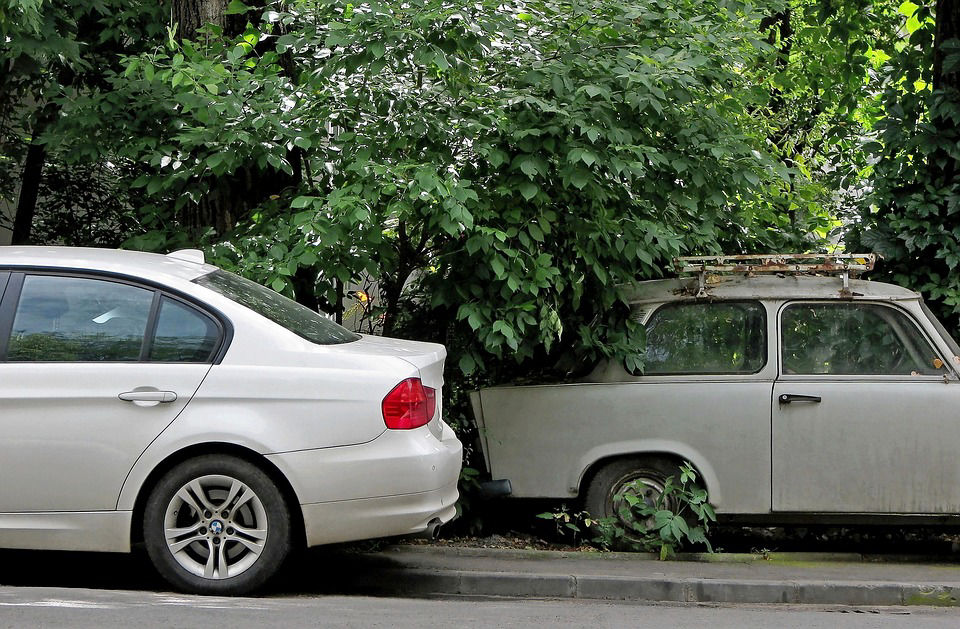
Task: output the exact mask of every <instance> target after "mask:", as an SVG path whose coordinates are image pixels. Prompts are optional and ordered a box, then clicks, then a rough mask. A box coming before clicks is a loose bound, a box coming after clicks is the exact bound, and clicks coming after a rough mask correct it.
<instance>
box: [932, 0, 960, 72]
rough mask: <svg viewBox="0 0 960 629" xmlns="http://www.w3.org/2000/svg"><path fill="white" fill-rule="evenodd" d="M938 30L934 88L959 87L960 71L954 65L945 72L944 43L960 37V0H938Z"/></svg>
mask: <svg viewBox="0 0 960 629" xmlns="http://www.w3.org/2000/svg"><path fill="white" fill-rule="evenodd" d="M936 11H937V13H936V19H937V30H936V36H935V38H934V42H933V89H935V90H938V89H947V88H953V89H957V88H958V87H960V72H957V69H958V68H956V67H954V68H953V69H952V70H951V71H950V72H947V73H944V71H943V61H944V58H945V57H946V56H947V51H946V49H945V46H944V44H946V43H947V42H949V41H950V40H952V39H957V38H958V37H960V0H937V8H936Z"/></svg>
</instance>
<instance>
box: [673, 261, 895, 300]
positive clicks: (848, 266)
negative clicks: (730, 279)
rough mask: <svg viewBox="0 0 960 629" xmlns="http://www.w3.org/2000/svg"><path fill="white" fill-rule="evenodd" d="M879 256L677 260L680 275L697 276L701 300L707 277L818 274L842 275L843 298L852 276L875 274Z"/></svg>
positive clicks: (847, 291) (847, 294)
mask: <svg viewBox="0 0 960 629" xmlns="http://www.w3.org/2000/svg"><path fill="white" fill-rule="evenodd" d="M876 261H877V255H876V254H875V253H786V254H785V253H770V254H756V255H733V256H682V257H679V258H674V259H673V267H674V269H675V270H676V272H677V273H678V274H682V273H696V274H697V275H698V278H699V286H698V288H697V297H706V296H707V273H745V274H747V275H756V274H758V273H781V274H783V273H797V274H799V273H815V274H821V275H823V274H829V275H840V276H841V277H842V278H843V288H842V289H841V290H840V294H841V295H846V296H852V293H850V275H851V273H852V274H854V275H855V274H857V273H862V272H864V271H872V270H873V265H874V263H875V262H876Z"/></svg>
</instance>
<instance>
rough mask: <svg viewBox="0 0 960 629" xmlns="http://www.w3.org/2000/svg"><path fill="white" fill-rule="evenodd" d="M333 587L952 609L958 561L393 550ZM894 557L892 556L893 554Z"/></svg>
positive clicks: (958, 586)
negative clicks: (665, 557)
mask: <svg viewBox="0 0 960 629" xmlns="http://www.w3.org/2000/svg"><path fill="white" fill-rule="evenodd" d="M360 557H362V559H363V561H364V562H366V563H367V564H368V565H369V566H371V567H373V566H375V567H376V569H375V570H372V571H371V570H364V571H362V572H353V573H351V574H349V576H347V577H346V578H345V580H343V581H341V582H340V584H339V585H340V587H345V588H348V589H352V590H353V591H360V592H371V593H377V594H383V595H396V594H405V595H411V594H414V595H427V594H448V595H450V594H453V595H489V596H524V597H530V596H532V597H554V598H579V599H604V600H623V601H675V602H719V603H792V604H817V605H830V604H840V605H936V606H955V605H958V604H960V564H957V563H937V562H936V558H932V559H931V558H924V560H923V561H922V562H921V561H918V560H917V559H916V558H910V559H912V560H904V559H902V558H901V559H899V560H891V558H885V560H883V561H881V560H877V559H875V558H870V557H863V556H860V555H847V554H810V553H772V554H769V555H764V556H759V555H758V556H752V555H715V556H708V557H704V556H700V555H698V556H687V557H683V558H682V559H687V560H680V561H666V562H662V561H656V560H655V559H653V558H652V557H650V556H647V555H637V554H627V553H589V552H551V551H524V550H501V549H487V548H482V549H476V548H450V547H437V546H402V545H401V546H392V547H387V548H385V549H384V550H382V551H379V552H371V553H363V554H361V555H360V556H358V558H360ZM893 559H896V558H893Z"/></svg>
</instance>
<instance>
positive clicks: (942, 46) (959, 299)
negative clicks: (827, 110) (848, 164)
mask: <svg viewBox="0 0 960 629" xmlns="http://www.w3.org/2000/svg"><path fill="white" fill-rule="evenodd" d="M899 11H900V13H901V16H900V17H901V19H900V22H901V24H900V27H901V28H900V30H899V31H898V32H899V33H900V38H899V41H898V42H897V43H896V46H895V48H894V49H892V50H891V51H890V53H891V54H890V57H889V61H888V63H887V64H886V65H885V66H884V68H883V90H882V92H881V94H880V97H881V99H882V100H881V103H882V107H883V114H884V115H883V116H882V117H879V119H878V120H877V122H876V124H875V127H874V128H873V129H872V135H871V137H870V140H871V142H870V143H869V144H868V145H867V148H868V150H869V151H870V152H871V153H872V155H873V156H874V160H875V162H876V163H875V165H874V166H872V168H871V170H870V171H869V172H868V182H869V185H870V187H871V188H872V193H871V194H870V195H869V197H868V198H867V199H866V202H865V203H864V204H863V207H862V210H861V212H860V215H859V217H858V219H857V223H856V224H855V229H854V231H853V233H852V236H851V241H852V242H856V243H858V246H859V243H862V246H865V247H869V248H872V249H875V250H876V251H878V252H880V253H881V254H882V255H883V256H884V262H883V266H882V268H883V271H884V272H885V273H886V274H887V275H888V276H890V277H892V278H893V280H894V281H896V282H897V283H899V284H903V285H905V286H909V287H912V288H914V289H917V290H920V291H922V292H923V293H924V295H925V296H926V297H928V298H930V299H932V300H933V301H934V307H935V308H937V309H938V310H939V311H940V314H941V315H943V316H944V317H945V318H946V319H947V320H948V321H949V322H950V324H951V326H956V325H957V323H958V313H960V274H958V273H957V271H958V267H960V245H958V244H957V243H958V236H960V220H958V218H957V217H958V216H960V214H958V211H960V176H958V175H960V173H958V168H957V163H958V159H960V149H958V147H960V131H958V130H957V123H958V122H960V91H958V88H960V39H958V38H960V3H957V2H955V1H953V0H938V1H936V2H928V3H922V4H917V3H913V2H905V3H903V4H902V5H900V7H899Z"/></svg>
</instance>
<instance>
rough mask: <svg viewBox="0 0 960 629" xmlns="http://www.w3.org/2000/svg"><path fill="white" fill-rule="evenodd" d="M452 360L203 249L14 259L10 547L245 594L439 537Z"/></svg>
mask: <svg viewBox="0 0 960 629" xmlns="http://www.w3.org/2000/svg"><path fill="white" fill-rule="evenodd" d="M445 357H446V351H445V350H444V348H443V346H442V345H435V344H430V343H419V342H412V341H401V340H396V339H388V338H379V337H374V336H362V335H359V334H354V333H352V332H350V331H348V330H346V329H344V328H342V327H340V326H338V325H336V324H335V323H333V322H332V321H330V320H328V319H326V318H324V317H322V316H320V315H319V314H317V313H316V312H313V311H312V310H310V309H308V308H306V307H303V306H301V305H299V304H297V303H296V302H294V301H291V300H289V299H287V298H285V297H282V296H281V295H279V294H277V293H275V292H273V291H271V290H268V289H266V288H263V287H262V286H260V285H258V284H256V283H254V282H251V281H248V280H245V279H242V278H240V277H238V276H236V275H233V274H230V273H227V272H224V271H222V270H220V269H218V268H216V267H213V266H210V265H207V264H205V263H204V262H203V254H202V253H201V252H199V251H182V252H176V253H172V254H170V255H167V256H162V255H156V254H148V253H139V252H132V251H113V250H98V249H78V248H66V247H0V547H4V548H32V549H60V550H88V551H115V552H127V551H129V550H130V548H131V545H132V544H134V543H138V542H141V541H142V542H143V543H144V545H145V546H146V549H147V552H148V554H149V555H150V558H151V560H152V561H153V563H154V565H155V566H156V568H157V570H158V571H159V572H160V573H161V574H162V575H163V576H164V577H165V578H166V579H167V580H168V581H169V582H170V583H171V584H172V585H173V586H175V587H176V588H178V589H181V590H184V591H191V592H198V593H210V594H238V593H242V592H248V591H250V590H252V589H255V588H257V587H259V586H260V585H262V584H263V583H264V582H265V581H267V580H268V579H269V578H270V577H271V576H272V575H273V574H274V573H275V572H276V571H277V570H278V568H279V567H280V565H281V564H282V563H283V561H284V559H285V557H286V556H287V555H288V553H289V552H290V551H291V549H294V548H297V547H303V546H315V545H320V544H328V543H333V542H344V541H350V540H358V539H367V538H375V537H383V536H389V535H402V534H408V533H418V532H423V531H426V530H433V529H435V528H436V527H437V526H438V525H439V524H441V523H444V522H447V521H449V520H450V519H452V518H453V516H454V514H455V506H454V505H455V503H456V500H457V497H458V494H457V480H458V477H459V473H460V465H461V454H462V451H461V445H460V442H459V441H458V440H457V438H456V436H455V435H454V433H453V431H452V430H451V429H450V427H449V426H447V425H446V424H445V423H444V422H443V420H442V419H441V407H442V403H441V388H442V384H443V361H444V358H445Z"/></svg>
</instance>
